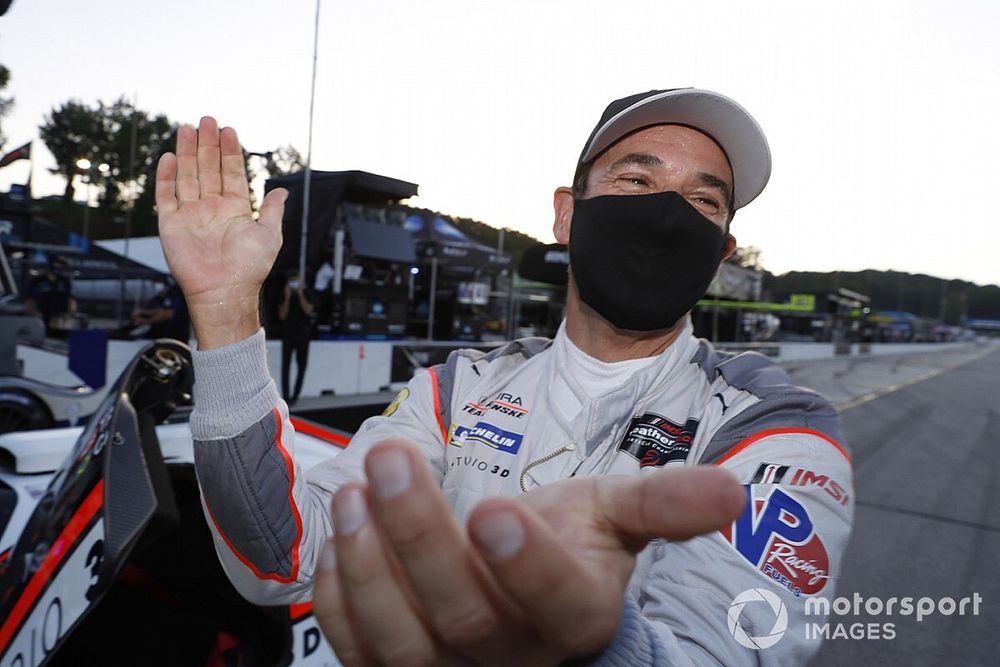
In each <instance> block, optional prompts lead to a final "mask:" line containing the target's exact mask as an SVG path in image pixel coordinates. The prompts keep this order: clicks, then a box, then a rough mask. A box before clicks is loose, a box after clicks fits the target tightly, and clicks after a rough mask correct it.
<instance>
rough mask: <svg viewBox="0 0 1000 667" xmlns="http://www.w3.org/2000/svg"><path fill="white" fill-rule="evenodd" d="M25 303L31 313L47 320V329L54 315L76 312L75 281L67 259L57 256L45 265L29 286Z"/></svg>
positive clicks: (44, 320)
mask: <svg viewBox="0 0 1000 667" xmlns="http://www.w3.org/2000/svg"><path fill="white" fill-rule="evenodd" d="M24 305H25V308H26V309H27V311H28V314H29V315H31V316H33V317H38V318H41V320H42V321H43V322H45V329H46V331H48V329H49V324H50V321H51V319H52V317H53V316H55V315H61V314H63V313H75V312H76V299H74V298H73V281H72V279H71V278H70V271H69V266H68V264H67V263H66V260H65V259H63V258H62V257H58V256H56V257H53V258H52V260H51V261H50V262H49V263H47V264H46V265H45V269H44V271H42V274H41V275H40V276H38V277H37V278H35V279H34V280H33V281H32V282H31V286H30V287H28V298H27V299H26V301H25V304H24Z"/></svg>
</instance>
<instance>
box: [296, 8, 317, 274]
mask: <svg viewBox="0 0 1000 667" xmlns="http://www.w3.org/2000/svg"><path fill="white" fill-rule="evenodd" d="M319 3H320V0H316V22H315V25H314V26H313V66H312V86H311V88H310V91H309V145H308V147H307V149H306V173H305V176H304V179H303V187H302V229H301V234H300V236H299V280H305V279H306V240H307V237H308V235H309V190H310V185H311V183H312V149H313V109H314V107H315V105H316V55H317V53H318V51H319Z"/></svg>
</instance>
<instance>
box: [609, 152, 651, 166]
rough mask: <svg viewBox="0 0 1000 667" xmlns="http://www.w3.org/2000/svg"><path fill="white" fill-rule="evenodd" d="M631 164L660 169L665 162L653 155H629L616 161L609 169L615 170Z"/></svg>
mask: <svg viewBox="0 0 1000 667" xmlns="http://www.w3.org/2000/svg"><path fill="white" fill-rule="evenodd" d="M629 164H641V165H643V166H646V167H658V166H660V165H661V164H663V160H661V159H660V158H658V157H657V156H655V155H653V154H652V153H629V154H628V155H626V156H624V157H620V158H618V159H617V160H615V161H614V162H613V163H612V165H611V167H610V168H609V169H610V170H614V169H618V168H620V167H624V166H626V165H629Z"/></svg>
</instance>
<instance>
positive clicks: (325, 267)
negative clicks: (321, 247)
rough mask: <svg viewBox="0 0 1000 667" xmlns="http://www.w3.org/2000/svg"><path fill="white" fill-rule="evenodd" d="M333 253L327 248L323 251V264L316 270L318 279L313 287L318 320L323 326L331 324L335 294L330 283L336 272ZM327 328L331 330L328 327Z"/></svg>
mask: <svg viewBox="0 0 1000 667" xmlns="http://www.w3.org/2000/svg"><path fill="white" fill-rule="evenodd" d="M332 262H333V254H332V253H331V252H330V251H329V250H327V251H325V252H324V253H323V264H321V265H320V267H319V270H318V271H316V279H315V280H314V281H313V289H314V290H316V321H317V322H318V323H319V325H320V327H321V328H322V327H323V326H324V325H329V324H330V315H331V309H332V307H333V294H332V292H331V291H330V283H331V282H332V281H333V277H334V275H335V274H336V272H335V271H334V270H333V264H332ZM326 330H329V327H327V329H326Z"/></svg>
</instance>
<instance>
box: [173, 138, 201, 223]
mask: <svg viewBox="0 0 1000 667" xmlns="http://www.w3.org/2000/svg"><path fill="white" fill-rule="evenodd" d="M200 196H201V187H200V186H199V185H198V133H197V132H196V131H195V129H194V128H193V127H191V126H190V125H181V126H180V128H178V130H177V199H178V200H179V201H180V204H181V206H183V205H184V203H185V202H189V201H197V200H198V197H200Z"/></svg>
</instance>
